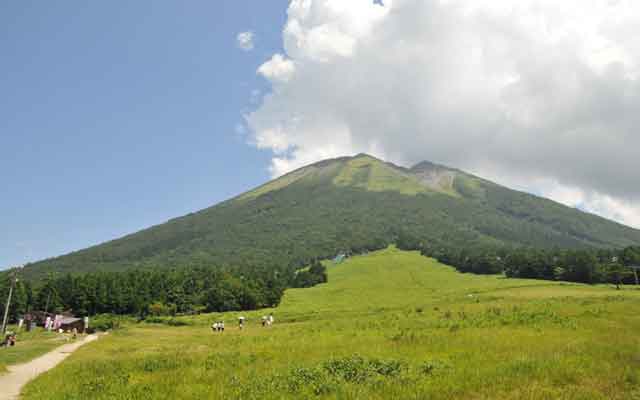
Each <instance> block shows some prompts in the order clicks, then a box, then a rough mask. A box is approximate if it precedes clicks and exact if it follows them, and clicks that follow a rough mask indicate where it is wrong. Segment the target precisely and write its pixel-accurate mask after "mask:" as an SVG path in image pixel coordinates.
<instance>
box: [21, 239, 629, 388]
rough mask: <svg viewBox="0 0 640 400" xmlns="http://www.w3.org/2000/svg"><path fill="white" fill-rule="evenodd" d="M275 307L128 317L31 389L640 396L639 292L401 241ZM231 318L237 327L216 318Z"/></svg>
mask: <svg viewBox="0 0 640 400" xmlns="http://www.w3.org/2000/svg"><path fill="white" fill-rule="evenodd" d="M269 311H271V310H262V311H256V312H250V313H227V314H224V315H220V314H219V315H203V316H197V317H188V318H187V317H185V318H183V320H184V321H186V322H188V323H190V324H191V325H190V326H185V327H168V326H162V325H150V324H139V325H132V326H129V327H127V328H125V329H123V330H119V331H116V332H114V333H113V334H111V335H108V336H106V337H103V338H101V339H100V340H99V341H98V342H95V343H93V344H90V345H88V346H85V347H83V348H81V349H80V350H78V351H77V352H76V353H74V354H73V355H72V356H71V357H70V358H69V359H68V360H67V361H65V362H64V363H63V364H62V365H61V366H59V367H58V368H56V369H54V370H52V371H50V372H48V373H46V374H44V375H42V376H41V377H40V378H38V379H37V380H35V381H34V382H32V383H31V384H29V385H28V386H27V388H26V390H25V392H24V395H25V398H26V399H41V398H47V399H68V398H92V399H147V398H154V399H156V398H157V399H164V398H167V399H169V398H170V399H204V398H214V399H215V398H219V399H236V398H242V399H301V398H326V399H338V398H339V399H356V398H358V399H451V398H462V399H523V398H525V399H558V398H562V399H634V398H637V396H639V395H640V386H639V385H640V374H639V372H638V371H640V338H639V335H638V334H637V332H639V329H640V313H639V311H640V291H638V290H630V289H627V290H622V291H616V290H614V289H613V288H611V287H607V286H596V287H590V286H584V285H578V284H564V283H553V282H545V281H531V280H508V279H504V278H503V277H500V276H476V275H463V274H459V273H457V272H455V271H454V270H453V269H451V268H449V267H446V266H443V265H441V264H438V263H437V262H435V261H434V260H430V259H427V258H424V257H421V256H420V255H419V254H417V253H414V252H401V251H398V250H396V249H393V248H391V249H387V250H384V251H381V252H376V253H371V254H369V255H366V256H360V257H355V258H353V259H350V260H348V261H347V262H345V263H343V264H340V265H337V266H332V267H330V269H329V283H328V284H324V285H320V286H317V287H314V288H311V289H292V290H289V291H287V293H286V295H285V297H284V299H283V303H282V305H281V306H280V307H279V308H277V309H275V310H272V311H273V312H274V316H275V318H276V324H275V325H274V326H273V327H271V328H262V327H260V324H259V318H260V316H261V315H263V314H265V313H267V312H269ZM239 314H243V315H245V316H247V317H248V318H249V323H248V326H247V327H246V328H245V329H244V330H243V331H239V330H238V329H237V327H236V326H235V323H234V322H235V320H236V318H237V316H238V315H239ZM218 318H224V319H225V320H226V321H227V331H226V332H225V333H224V334H213V333H212V332H211V330H210V329H209V327H208V326H209V324H210V323H211V321H213V320H214V319H218ZM634 396H636V397H634Z"/></svg>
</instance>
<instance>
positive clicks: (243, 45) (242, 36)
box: [236, 31, 254, 51]
mask: <svg viewBox="0 0 640 400" xmlns="http://www.w3.org/2000/svg"><path fill="white" fill-rule="evenodd" d="M236 43H237V45H238V48H240V49H242V50H244V51H251V50H253V48H254V34H253V32H251V31H247V32H240V33H238V36H236Z"/></svg>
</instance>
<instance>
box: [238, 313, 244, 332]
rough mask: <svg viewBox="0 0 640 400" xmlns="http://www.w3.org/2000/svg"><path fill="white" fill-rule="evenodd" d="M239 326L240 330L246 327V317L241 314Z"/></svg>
mask: <svg viewBox="0 0 640 400" xmlns="http://www.w3.org/2000/svg"><path fill="white" fill-rule="evenodd" d="M238 328H239V329H240V330H242V329H243V328H244V317H243V316H239V317H238Z"/></svg>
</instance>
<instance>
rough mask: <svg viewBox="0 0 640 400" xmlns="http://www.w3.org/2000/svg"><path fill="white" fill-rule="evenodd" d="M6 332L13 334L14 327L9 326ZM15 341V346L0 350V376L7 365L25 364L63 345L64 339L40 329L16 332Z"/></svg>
mask: <svg viewBox="0 0 640 400" xmlns="http://www.w3.org/2000/svg"><path fill="white" fill-rule="evenodd" d="M8 330H9V331H14V332H15V330H16V327H15V326H9V328H8ZM17 339H18V342H17V344H16V346H14V347H7V348H0V374H2V373H5V372H6V371H7V366H8V365H14V364H20V363H23V362H27V361H29V360H31V359H33V358H36V357H38V356H41V355H43V354H44V353H46V352H48V351H50V350H52V349H53V348H55V347H57V346H59V345H61V344H63V343H64V341H63V340H64V339H61V338H60V337H59V335H57V334H56V333H51V332H46V331H44V330H43V329H40V328H38V329H36V330H35V331H31V332H25V331H22V332H18V335H17Z"/></svg>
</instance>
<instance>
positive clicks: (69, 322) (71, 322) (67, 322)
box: [60, 317, 82, 325]
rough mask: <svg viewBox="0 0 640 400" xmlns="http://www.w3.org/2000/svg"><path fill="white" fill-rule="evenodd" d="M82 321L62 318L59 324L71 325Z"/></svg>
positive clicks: (80, 319)
mask: <svg viewBox="0 0 640 400" xmlns="http://www.w3.org/2000/svg"><path fill="white" fill-rule="evenodd" d="M78 321H82V318H74V317H62V318H61V319H60V323H61V324H62V325H67V324H73V323H74V322H78Z"/></svg>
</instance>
